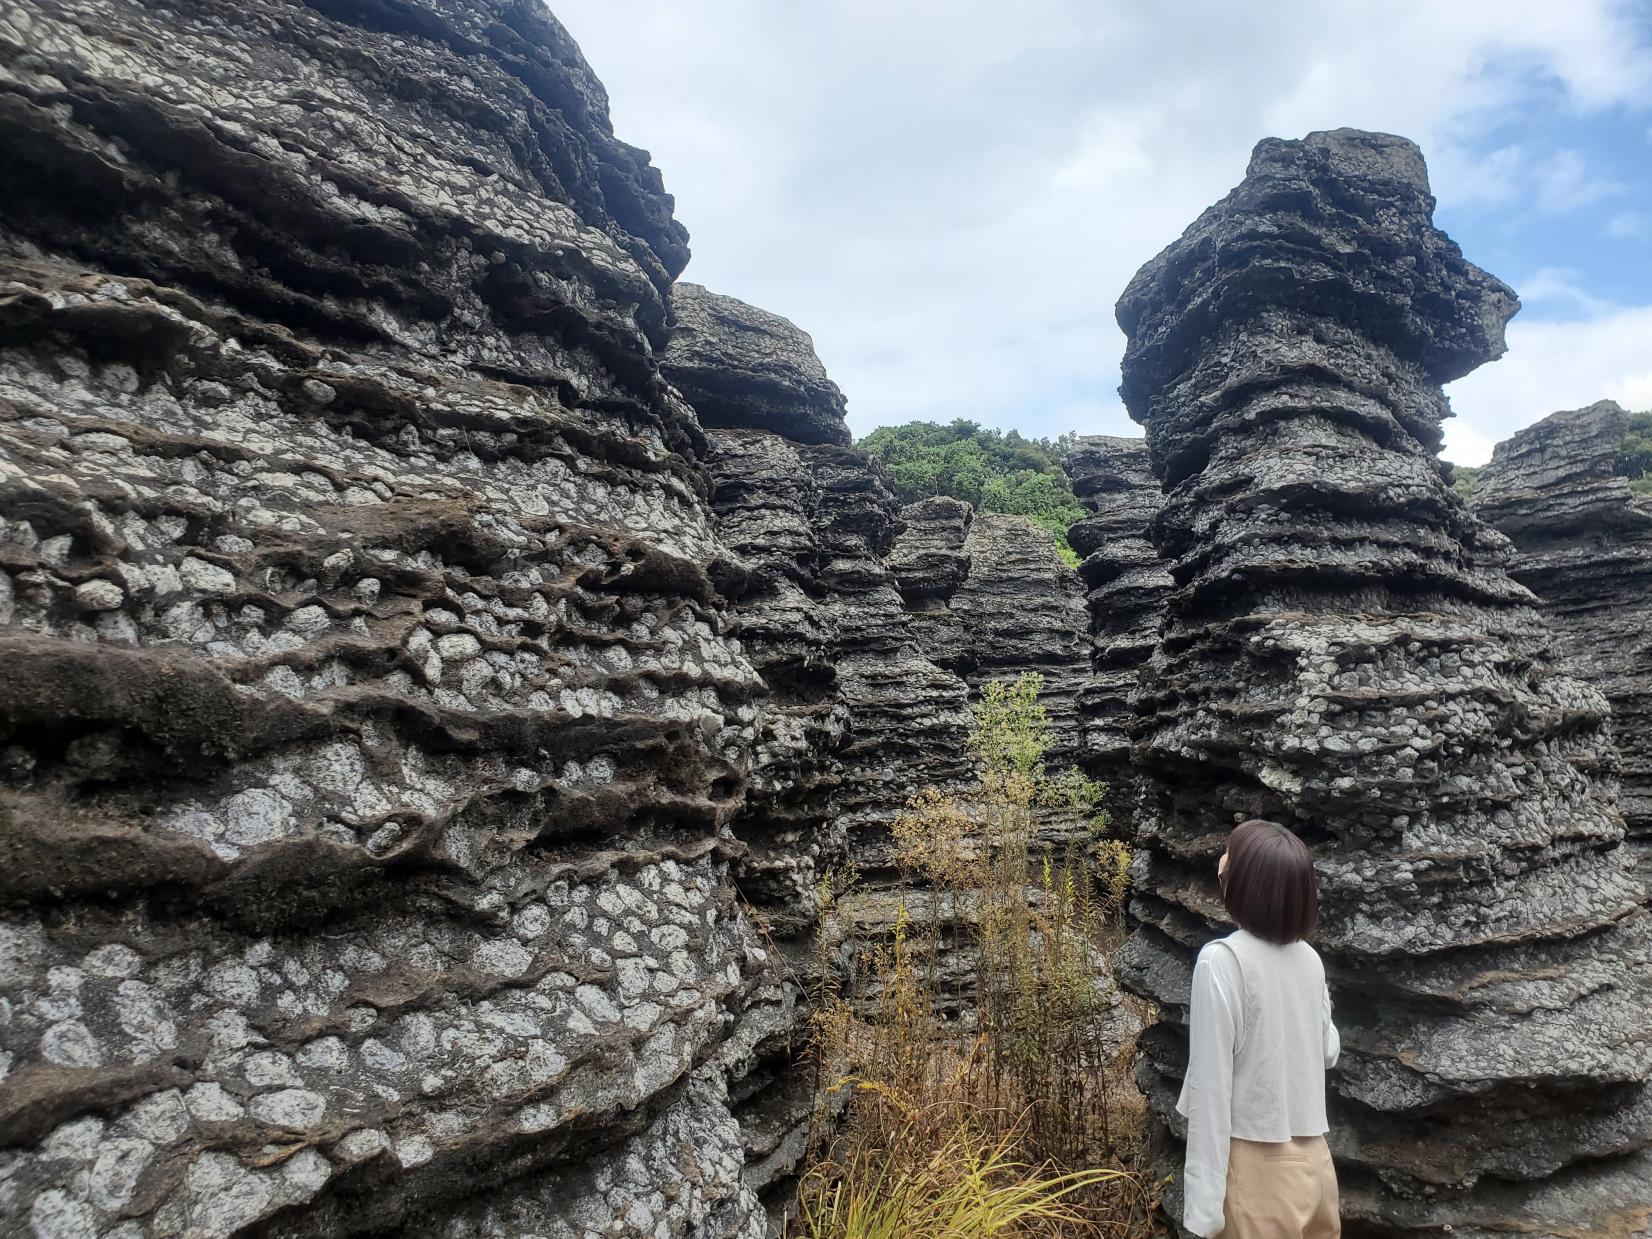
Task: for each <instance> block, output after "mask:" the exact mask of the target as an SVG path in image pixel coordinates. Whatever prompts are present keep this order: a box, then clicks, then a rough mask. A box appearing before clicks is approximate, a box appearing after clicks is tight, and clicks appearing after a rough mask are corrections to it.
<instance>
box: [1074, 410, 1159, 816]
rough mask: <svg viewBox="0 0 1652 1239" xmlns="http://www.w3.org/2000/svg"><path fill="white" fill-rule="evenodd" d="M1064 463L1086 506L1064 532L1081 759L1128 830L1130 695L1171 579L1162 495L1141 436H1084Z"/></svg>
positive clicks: (1148, 653) (1155, 641) (1151, 643)
mask: <svg viewBox="0 0 1652 1239" xmlns="http://www.w3.org/2000/svg"><path fill="white" fill-rule="evenodd" d="M1062 468H1063V469H1065V470H1066V472H1067V476H1068V478H1069V479H1070V481H1071V482H1072V486H1073V493H1074V494H1075V495H1077V496H1078V501H1079V502H1080V503H1082V504H1083V505H1084V507H1085V509H1086V510H1087V511H1088V512H1089V515H1088V516H1086V517H1085V518H1084V519H1083V520H1081V521H1079V522H1077V523H1076V524H1075V525H1073V526H1072V527H1071V528H1070V529H1069V530H1068V531H1067V541H1068V543H1069V544H1070V545H1071V546H1072V548H1073V550H1075V551H1077V552H1078V553H1079V554H1080V555H1082V556H1083V557H1084V559H1083V562H1081V563H1080V564H1079V567H1078V575H1079V577H1080V579H1081V580H1082V581H1083V584H1084V586H1085V588H1086V590H1087V593H1086V595H1085V601H1086V604H1087V605H1088V607H1089V611H1090V659H1091V662H1090V675H1089V677H1088V679H1087V681H1086V682H1085V683H1084V685H1083V686H1082V687H1081V688H1080V689H1079V692H1078V700H1077V714H1078V720H1079V724H1078V725H1079V727H1080V728H1081V730H1082V735H1083V739H1082V744H1081V748H1080V761H1081V764H1082V765H1083V766H1084V768H1085V770H1086V772H1087V773H1088V774H1089V775H1090V776H1091V777H1092V778H1096V779H1100V780H1102V781H1103V782H1105V783H1107V784H1108V786H1109V787H1110V788H1111V789H1112V795H1111V796H1110V803H1111V805H1112V807H1113V811H1114V814H1115V817H1116V818H1120V819H1122V820H1121V821H1120V822H1119V826H1120V828H1121V829H1122V830H1124V831H1125V833H1127V834H1128V833H1129V830H1130V822H1131V820H1133V812H1132V807H1131V806H1132V805H1133V803H1134V796H1133V794H1132V793H1133V787H1134V779H1133V777H1132V775H1131V771H1130V720H1131V717H1132V714H1131V705H1130V695H1131V693H1132V692H1133V691H1134V690H1135V686H1136V675H1137V673H1138V672H1139V671H1140V669H1141V667H1142V664H1144V663H1145V662H1146V661H1147V660H1148V658H1149V657H1150V656H1151V655H1152V653H1153V649H1154V646H1156V645H1157V644H1158V640H1159V626H1160V624H1161V622H1162V620H1163V618H1164V607H1165V600H1166V598H1167V597H1168V596H1169V594H1170V591H1171V589H1172V587H1173V585H1174V582H1173V581H1172V580H1171V576H1170V568H1169V565H1168V564H1167V563H1165V562H1164V561H1163V560H1161V559H1160V558H1159V552H1158V550H1157V549H1156V548H1155V547H1154V545H1153V541H1152V533H1151V528H1150V527H1151V524H1152V521H1153V518H1154V517H1155V516H1157V515H1158V511H1159V505H1160V503H1161V501H1162V496H1161V493H1160V490H1159V480H1158V478H1156V477H1154V476H1153V466H1152V463H1151V462H1150V461H1149V460H1148V455H1147V441H1146V440H1145V439H1120V438H1114V437H1111V436H1107V435H1095V436H1092V437H1089V438H1085V439H1081V440H1079V442H1078V445H1077V446H1076V447H1074V449H1073V450H1072V452H1070V453H1069V454H1068V456H1067V458H1066V459H1065V460H1064V461H1063V462H1062Z"/></svg>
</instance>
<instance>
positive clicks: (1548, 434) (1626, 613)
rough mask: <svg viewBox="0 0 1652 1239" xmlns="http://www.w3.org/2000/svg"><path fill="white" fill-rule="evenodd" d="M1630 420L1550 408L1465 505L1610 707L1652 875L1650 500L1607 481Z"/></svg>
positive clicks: (1635, 841)
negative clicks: (1503, 544) (1508, 551)
mask: <svg viewBox="0 0 1652 1239" xmlns="http://www.w3.org/2000/svg"><path fill="white" fill-rule="evenodd" d="M1627 431H1628V414H1627V413H1625V412H1624V411H1623V409H1621V408H1619V407H1618V406H1617V405H1616V404H1614V403H1613V402H1612V401H1610V400H1603V401H1601V402H1599V403H1598V404H1592V405H1590V406H1589V407H1588V408H1585V409H1573V410H1571V411H1568V412H1563V413H1555V414H1552V415H1550V416H1549V417H1546V418H1544V419H1543V420H1542V421H1541V422H1538V423H1537V425H1535V426H1528V427H1527V428H1526V429H1525V430H1522V431H1520V432H1519V433H1518V434H1516V435H1514V436H1513V437H1512V438H1510V439H1508V440H1506V441H1505V442H1503V443H1499V444H1498V445H1497V450H1496V452H1495V454H1494V455H1493V456H1492V459H1491V463H1490V464H1489V465H1487V466H1486V467H1485V468H1484V469H1483V470H1481V473H1480V479H1479V484H1478V486H1477V488H1476V490H1475V493H1474V497H1473V499H1472V500H1471V503H1470V506H1471V507H1472V508H1473V509H1474V511H1475V513H1476V514H1477V515H1478V516H1479V517H1480V518H1481V519H1482V520H1484V521H1486V522H1488V523H1489V524H1492V525H1494V526H1496V527H1497V528H1498V529H1500V530H1501V531H1502V532H1504V533H1506V534H1507V535H1508V536H1509V537H1510V538H1511V539H1512V540H1513V542H1514V544H1515V546H1516V548H1517V553H1516V554H1515V557H1514V559H1513V560H1512V561H1511V563H1510V566H1509V570H1510V572H1511V573H1512V574H1513V575H1514V577H1515V578H1516V579H1517V580H1519V581H1520V582H1521V583H1522V584H1525V585H1527V586H1530V587H1531V589H1532V591H1533V592H1534V593H1536V594H1537V596H1538V597H1539V598H1540V599H1542V601H1543V609H1544V613H1545V614H1546V615H1547V616H1548V617H1549V620H1550V626H1551V629H1552V631H1553V634H1554V644H1555V650H1556V652H1557V653H1558V654H1559V655H1560V657H1561V659H1562V660H1563V662H1564V663H1565V666H1566V668H1567V670H1569V671H1570V672H1572V673H1573V674H1574V675H1577V676H1579V677H1581V678H1582V679H1585V680H1587V681H1588V682H1589V683H1591V684H1593V685H1594V686H1595V687H1596V688H1598V689H1600V691H1601V692H1602V693H1604V694H1605V695H1606V699H1607V700H1608V701H1609V702H1611V704H1612V733H1613V736H1614V738H1615V739H1616V741H1617V748H1618V774H1619V778H1620V781H1621V785H1622V792H1621V794H1620V796H1619V798H1618V803H1619V805H1620V806H1621V807H1622V809H1623V816H1624V820H1625V822H1626V823H1627V824H1628V827H1629V842H1630V845H1631V846H1632V847H1634V848H1635V849H1636V850H1637V851H1638V852H1639V854H1640V857H1641V863H1642V866H1643V872H1645V873H1647V874H1648V875H1649V876H1652V495H1646V494H1641V493H1638V492H1636V491H1633V490H1631V489H1630V487H1629V482H1628V479H1627V478H1624V477H1620V476H1619V475H1618V474H1617V471H1616V466H1617V462H1618V454H1619V451H1620V449H1621V448H1622V445H1623V440H1624V436H1625V434H1626V433H1627Z"/></svg>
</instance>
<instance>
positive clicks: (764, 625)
mask: <svg viewBox="0 0 1652 1239" xmlns="http://www.w3.org/2000/svg"><path fill="white" fill-rule="evenodd" d="M688 287H689V286H680V287H679V288H678V289H677V290H675V291H674V292H673V301H674V304H675V305H676V306H677V307H678V319H679V326H678V328H677V332H676V334H674V335H673V336H672V339H671V341H670V344H669V346H668V347H667V348H666V350H665V351H664V353H663V355H662V358H661V367H662V370H663V371H664V372H665V373H667V374H670V375H672V376H674V377H675V378H676V379H677V381H679V383H681V384H682V385H683V386H684V388H685V389H686V390H688V391H689V392H691V393H692V398H693V400H694V401H695V405H696V409H697V411H699V412H700V413H701V415H702V417H703V418H704V420H705V421H706V423H707V424H708V425H710V426H714V427H717V428H716V429H711V430H709V431H708V432H707V439H708V449H709V450H708V456H707V467H708V469H709V472H710V475H711V478H712V480H713V489H712V507H713V509H714V511H715V512H716V514H717V522H718V531H719V534H720V536H721V539H722V541H723V542H724V543H726V544H727V545H728V546H729V547H730V548H731V550H732V552H733V562H732V563H731V565H730V567H729V572H728V575H729V578H730V581H729V585H728V587H727V588H728V592H729V598H730V611H729V622H728V629H727V631H728V632H729V634H730V635H731V636H734V637H736V638H737V639H738V642H739V648H740V650H741V652H742V654H743V655H744V656H745V657H746V658H748V659H749V660H750V662H751V663H752V665H753V666H754V667H755V668H756V670H757V671H758V673H759V674H760V675H761V677H762V679H763V682H764V685H765V687H766V689H767V698H766V700H765V702H764V705H763V708H762V709H761V710H760V711H759V712H758V713H757V716H756V719H755V723H754V730H755V735H754V738H753V741H752V743H751V746H750V749H749V753H748V763H749V774H748V777H747V782H746V789H745V791H746V795H745V801H744V804H743V805H741V806H740V807H739V810H738V812H736V813H735V815H734V817H733V819H732V822H731V827H732V830H733V832H734V834H735V836H736V837H737V838H738V839H739V840H740V842H741V843H742V844H743V846H744V848H745V851H744V853H743V855H742V856H741V857H740V858H739V860H738V861H737V862H736V865H735V867H734V876H735V881H736V882H737V884H738V886H739V889H740V891H741V893H742V895H743V896H744V897H745V898H746V899H747V900H749V901H750V903H751V905H752V907H753V909H754V910H755V912H756V914H757V915H758V916H759V917H760V918H761V920H762V922H763V924H764V927H765V929H766V931H767V933H768V934H769V935H770V937H771V940H773V941H775V942H776V943H777V944H778V946H779V949H780V950H781V951H782V952H784V954H785V955H786V957H787V959H788V960H789V962H790V966H791V972H792V975H794V976H795V977H797V978H798V979H799V980H800V981H801V982H802V983H803V984H804V985H807V984H808V983H809V982H810V980H812V979H813V978H814V977H815V975H816V973H817V971H818V968H819V960H820V957H821V947H820V944H819V940H818V936H817V931H818V925H817V916H818V912H819V908H818V893H819V889H820V883H821V882H822V880H824V879H827V878H828V877H831V878H834V879H835V880H837V881H841V880H842V877H843V874H844V873H845V872H846V871H847V869H848V867H849V864H850V860H851V858H853V860H854V862H855V863H856V865H857V867H858V869H859V871H860V873H861V874H862V876H863V879H864V880H865V881H866V882H867V883H869V884H874V885H877V886H880V887H883V886H886V885H887V884H888V883H890V882H891V881H893V880H894V878H895V874H894V871H893V869H892V867H891V864H890V861H889V858H888V855H887V844H888V826H889V824H890V822H892V821H893V819H894V817H895V816H896V814H898V813H899V812H900V810H901V808H902V806H903V805H904V804H905V801H906V799H907V798H908V797H909V796H910V795H911V794H912V793H913V792H915V791H917V790H918V789H919V788H920V787H922V786H924V785H925V784H927V783H931V782H935V783H942V784H953V783H957V782H959V781H960V780H961V779H962V778H963V777H964V775H965V774H966V772H967V761H966V754H965V751H964V739H965V735H966V730H967V719H968V716H967V714H966V712H965V709H964V703H965V694H966V691H967V690H966V687H965V684H964V682H963V681H962V680H961V679H960V678H959V677H958V676H957V675H955V674H953V673H952V672H951V671H948V670H944V669H943V668H941V667H939V666H937V665H936V663H935V662H934V661H932V660H931V659H930V658H929V657H928V656H927V655H926V652H925V650H924V648H923V644H922V640H921V637H922V634H920V633H918V632H916V631H915V630H914V629H913V628H912V627H910V626H909V625H908V623H907V618H908V617H907V614H906V612H905V610H904V609H903V603H902V597H901V593H900V591H899V589H898V588H897V580H896V576H895V575H894V574H893V573H892V572H891V570H890V567H889V566H888V565H887V564H886V563H885V558H886V557H887V556H888V555H889V554H890V552H891V548H892V546H893V544H894V540H895V537H896V535H897V533H898V532H899V531H900V529H901V523H900V519H899V515H898V505H897V504H896V502H895V498H894V495H893V493H892V492H891V490H890V488H889V485H888V481H887V478H886V477H885V476H884V474H883V471H882V470H881V469H880V468H879V467H878V466H877V465H875V464H874V463H873V462H872V461H871V460H869V459H868V458H867V457H866V456H865V454H864V453H861V452H859V451H856V450H855V449H853V448H851V447H847V446H843V445H841V444H839V443H835V442H820V441H818V439H819V436H820V426H819V425H818V424H816V423H814V422H811V421H810V418H811V417H812V416H813V415H814V414H815V413H818V412H820V406H818V405H816V406H809V405H807V403H806V401H804V400H803V399H802V398H801V397H800V396H799V394H798V389H797V387H796V386H795V385H794V386H793V387H792V388H789V389H787V390H788V392H789V394H788V395H786V396H785V398H784V400H782V399H780V398H778V397H777V396H776V390H777V389H776V387H775V386H774V385H773V384H766V385H765V384H762V383H757V384H754V383H753V382H752V374H753V372H754V370H758V369H761V370H762V371H763V372H764V373H766V374H770V375H772V374H784V375H789V376H790V377H791V379H794V380H795V379H797V378H798V376H817V377H818V379H819V381H820V383H822V384H824V385H825V387H827V388H830V390H831V392H832V393H834V395H835V392H836V388H835V387H831V385H830V383H829V382H827V381H826V379H825V371H824V370H823V369H822V368H821V366H820V363H819V361H818V360H817V359H816V358H815V357H814V354H813V351H812V349H811V347H810V345H809V342H808V337H807V336H806V335H804V334H803V333H802V332H800V331H798V330H796V329H795V328H793V327H792V326H791V324H789V323H787V322H785V320H783V319H779V318H776V317H774V316H773V315H768V314H765V313H763V312H762V311H760V310H754V309H752V308H751V307H749V306H745V305H742V304H741V303H740V302H737V301H732V300H731V299H729V298H724V297H717V296H715V295H713V294H710V293H706V292H705V291H704V290H700V289H689V291H688V293H687V296H686V297H685V296H684V295H683V293H684V289H686V288H688ZM684 305H688V306H691V307H695V308H693V309H689V310H687V311H686V312H685V311H684V309H683V308H682V307H683V306H684ZM713 311H715V312H713ZM685 320H692V321H694V322H695V323H696V324H697V326H696V327H695V328H694V329H693V330H692V331H685V330H684V327H683V325H682V324H683V322H684V321H685ZM754 324H759V325H762V327H763V331H764V332H766V333H767V335H766V337H765V338H766V343H762V344H761V345H760V346H759V344H757V343H754V338H755V336H754V332H756V329H755V328H754ZM684 357H686V358H689V359H690V361H691V362H692V364H691V365H690V364H685V363H684V362H683V361H682V359H683V358H684ZM810 381H813V380H812V379H811V380H810ZM748 401H749V402H751V403H747V402H748ZM782 411H783V413H784V415H781V414H782ZM831 416H832V417H834V418H836V419H837V420H836V421H835V423H834V424H835V425H836V426H837V427H838V428H839V429H842V421H841V402H839V404H838V406H837V409H836V411H834V412H832V414H831ZM842 437H843V438H844V439H845V440H846V438H847V430H846V429H844V430H843V434H842ZM963 506H964V508H965V510H966V511H967V505H963ZM787 1011H788V1013H789V1015H790V1022H789V1023H786V1024H784V1025H781V1024H776V1025H775V1026H774V1028H773V1030H772V1032H771V1034H770V1035H769V1036H768V1037H767V1038H766V1039H765V1040H764V1041H763V1042H762V1043H760V1044H758V1045H756V1046H755V1047H754V1051H753V1056H754V1061H753V1065H752V1067H751V1069H750V1070H748V1071H746V1072H745V1073H743V1075H742V1077H741V1079H740V1082H739V1084H738V1085H737V1087H736V1090H735V1093H734V1100H735V1113H736V1117H737V1119H738V1121H739V1124H740V1128H741V1131H742V1133H743V1141H744V1144H745V1165H746V1170H745V1180H746V1182H747V1184H748V1185H749V1186H750V1187H751V1188H753V1189H754V1190H756V1191H758V1192H759V1193H761V1195H762V1197H763V1199H764V1201H765V1202H766V1203H767V1204H768V1205H769V1206H770V1207H771V1210H772V1212H773V1213H774V1214H775V1215H776V1216H778V1215H779V1214H781V1213H782V1212H783V1210H784V1207H785V1205H786V1204H787V1203H788V1200H789V1194H790V1190H791V1188H792V1187H793V1185H794V1184H795V1181H796V1171H797V1169H798V1166H799V1162H800V1159H801V1157H802V1154H803V1151H804V1144H805V1137H806V1134H807V1127H808V1123H809V1121H810V1119H811V1115H812V1113H813V1106H814V1102H815V1098H814V1096H813V1092H812V1087H811V1084H812V1080H813V1073H812V1070H811V1068H810V1065H809V1063H808V1061H807V1059H806V1058H805V1053H806V1050H807V1048H808V1011H807V1009H806V1008H805V1007H804V1006H802V1005H800V1004H793V1005H791V1006H789V1007H788V1008H787Z"/></svg>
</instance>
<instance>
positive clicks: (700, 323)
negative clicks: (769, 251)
mask: <svg viewBox="0 0 1652 1239" xmlns="http://www.w3.org/2000/svg"><path fill="white" fill-rule="evenodd" d="M671 309H672V319H673V323H672V329H671V349H670V351H669V353H667V355H666V356H665V357H663V358H662V359H661V361H660V369H661V370H662V372H663V373H664V374H665V377H666V378H667V379H668V380H670V381H671V382H672V383H674V384H676V386H677V389H678V390H679V391H681V392H682V394H683V395H684V396H685V397H687V399H688V402H689V403H690V404H692V405H693V406H694V409H695V411H696V412H697V413H698V414H699V415H700V424H701V425H703V426H708V427H716V428H718V429H735V428H748V429H756V430H768V431H772V432H773V433H775V434H778V435H784V436H785V437H786V438H788V439H792V440H794V441H796V442H798V443H835V444H837V445H838V446H840V447H847V446H848V445H849V444H850V442H851V441H852V440H851V438H850V435H849V427H848V426H847V425H846V424H845V423H844V420H843V409H844V402H843V393H842V392H841V391H839V390H838V386H837V384H836V383H834V382H832V380H831V379H829V378H827V377H826V367H825V366H823V365H821V364H820V359H819V358H818V357H816V356H815V347H814V342H813V341H812V340H810V339H809V337H808V335H807V334H806V333H805V332H802V331H800V330H798V329H797V328H796V327H794V326H792V324H791V323H789V322H788V321H787V320H785V319H783V318H781V317H780V316H779V315H778V314H770V313H769V312H768V311H767V310H759V309H757V308H756V307H755V306H749V305H747V304H746V303H745V302H744V301H736V300H735V299H734V298H733V297H724V296H721V295H719V294H717V293H710V292H707V291H706V290H705V289H703V288H701V287H700V286H699V285H698V284H686V283H685V284H678V285H677V286H676V288H675V289H673V290H672V294H671Z"/></svg>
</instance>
